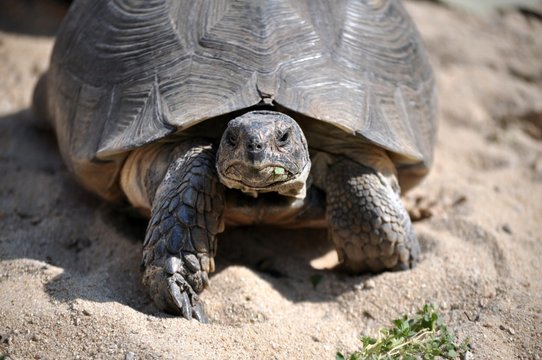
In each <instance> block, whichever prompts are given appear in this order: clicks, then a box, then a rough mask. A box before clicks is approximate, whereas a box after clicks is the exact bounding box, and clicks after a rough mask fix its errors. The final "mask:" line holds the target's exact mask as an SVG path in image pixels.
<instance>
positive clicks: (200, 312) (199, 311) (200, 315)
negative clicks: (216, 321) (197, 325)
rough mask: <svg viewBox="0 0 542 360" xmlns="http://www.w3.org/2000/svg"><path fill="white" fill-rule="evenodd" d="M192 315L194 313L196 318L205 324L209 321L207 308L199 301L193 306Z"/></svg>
mask: <svg viewBox="0 0 542 360" xmlns="http://www.w3.org/2000/svg"><path fill="white" fill-rule="evenodd" d="M192 315H194V318H195V319H196V320H198V321H199V322H201V323H203V324H207V323H209V318H208V317H207V314H206V313H205V310H204V308H203V304H202V303H200V302H198V303H196V305H194V307H193V308H192Z"/></svg>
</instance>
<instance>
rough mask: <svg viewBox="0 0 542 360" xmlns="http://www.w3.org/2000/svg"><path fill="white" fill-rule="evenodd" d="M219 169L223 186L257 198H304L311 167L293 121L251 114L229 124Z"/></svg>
mask: <svg viewBox="0 0 542 360" xmlns="http://www.w3.org/2000/svg"><path fill="white" fill-rule="evenodd" d="M216 167H217V170H218V176H219V178H220V181H221V182H222V183H223V184H224V185H226V186H227V187H229V188H232V189H239V190H241V191H243V192H245V193H247V194H250V195H252V196H254V197H256V196H258V194H259V193H263V192H278V193H279V194H281V195H285V196H291V197H296V198H304V197H305V192H306V181H307V177H308V175H309V171H310V167H311V163H310V158H309V150H308V146H307V140H306V139H305V135H304V134H303V131H302V130H301V128H300V127H299V125H298V124H297V123H296V122H295V120H294V119H292V118H291V117H289V116H287V115H285V114H282V113H279V112H275V111H251V112H248V113H246V114H243V115H242V116H239V117H237V118H235V119H233V120H231V121H230V122H229V123H228V127H227V128H226V130H225V131H224V134H223V135H222V139H221V141H220V146H219V148H218V154H217V160H216Z"/></svg>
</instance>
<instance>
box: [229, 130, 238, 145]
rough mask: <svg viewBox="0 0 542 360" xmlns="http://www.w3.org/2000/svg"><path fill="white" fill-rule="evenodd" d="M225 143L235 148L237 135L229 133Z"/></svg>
mask: <svg viewBox="0 0 542 360" xmlns="http://www.w3.org/2000/svg"><path fill="white" fill-rule="evenodd" d="M226 139H227V141H228V144H229V145H231V146H235V145H237V140H238V139H237V135H236V134H234V133H232V132H230V133H229V134H228V135H227V137H226Z"/></svg>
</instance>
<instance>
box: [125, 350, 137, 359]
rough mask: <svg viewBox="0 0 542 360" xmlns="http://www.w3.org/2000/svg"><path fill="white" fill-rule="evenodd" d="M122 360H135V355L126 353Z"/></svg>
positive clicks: (129, 352)
mask: <svg viewBox="0 0 542 360" xmlns="http://www.w3.org/2000/svg"><path fill="white" fill-rule="evenodd" d="M124 360H135V354H134V353H133V352H131V351H128V352H127V353H126V355H124Z"/></svg>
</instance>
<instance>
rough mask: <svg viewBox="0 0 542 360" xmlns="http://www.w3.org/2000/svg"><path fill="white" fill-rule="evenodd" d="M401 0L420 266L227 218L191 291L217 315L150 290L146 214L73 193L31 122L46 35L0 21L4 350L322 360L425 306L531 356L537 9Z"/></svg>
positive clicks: (51, 146)
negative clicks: (429, 104)
mask: <svg viewBox="0 0 542 360" xmlns="http://www.w3.org/2000/svg"><path fill="white" fill-rule="evenodd" d="M407 7H408V10H409V12H410V13H411V14H412V16H413V18H414V20H415V22H416V23H417V24H418V26H419V29H420V32H421V34H422V36H423V37H424V39H425V41H426V43H427V46H428V49H429V52H430V56H431V61H432V63H433V65H434V68H435V72H436V77H437V81H438V84H439V94H440V131H439V136H438V142H437V148H436V157H435V163H434V167H433V169H432V172H431V173H430V175H429V176H428V177H427V179H426V180H425V181H424V182H423V183H422V184H421V185H420V186H419V187H417V188H416V189H414V190H413V191H412V192H410V193H408V194H406V195H405V197H404V200H405V202H406V203H407V204H408V207H409V210H410V212H411V214H412V216H413V217H414V218H415V219H417V220H419V221H416V223H415V229H416V231H417V233H418V236H419V239H420V242H421V246H422V250H423V257H422V260H421V262H420V264H419V265H418V266H417V267H416V268H415V269H413V270H411V271H404V272H395V273H383V274H379V275H363V276H355V277H350V276H346V275H343V274H340V273H338V272H335V271H332V270H329V269H327V268H328V267H330V266H332V264H333V263H334V261H336V258H335V255H334V252H333V251H332V248H331V246H330V244H329V243H328V242H327V240H326V234H325V232H322V231H317V230H310V231H309V230H296V231H289V230H275V229H269V228H263V229H261V228H260V229H251V228H248V229H246V228H242V229H234V230H230V231H228V232H227V233H226V234H224V235H223V236H221V238H220V239H219V245H218V246H219V255H218V257H217V259H216V263H217V271H216V273H215V274H213V275H212V277H211V287H210V288H209V289H208V290H206V291H205V292H204V293H203V295H202V298H203V300H204V301H205V303H206V307H207V311H208V314H209V317H210V319H211V322H212V323H211V324H210V325H201V324H199V323H196V322H195V321H191V322H189V321H186V320H184V319H180V318H176V317H172V316H169V315H166V314H163V313H160V312H159V311H158V310H157V309H156V308H155V307H154V306H153V304H152V302H151V301H150V300H149V299H148V298H147V296H146V294H145V292H144V289H142V286H141V285H140V273H139V262H140V253H141V242H142V239H143V236H144V231H145V226H146V224H145V221H144V220H142V219H137V218H133V217H131V216H130V215H129V211H128V210H127V209H124V208H118V207H115V206H112V205H110V204H108V203H106V202H104V201H102V200H101V199H99V198H97V197H95V196H94V195H92V194H89V193H87V192H86V191H84V190H83V189H81V188H80V187H79V186H78V184H77V183H76V182H75V181H74V180H73V179H72V178H71V177H70V176H69V174H68V173H67V171H66V168H65V166H64V165H63V163H62V160H61V158H60V156H59V154H58V151H57V148H56V142H55V140H54V138H53V137H52V136H51V134H50V133H48V132H47V131H44V130H40V129H39V128H37V127H35V126H34V124H35V119H34V118H33V116H32V114H31V112H30V110H29V106H30V101H31V94H32V89H33V85H34V83H35V81H36V80H37V77H38V76H39V74H40V73H41V72H43V71H44V70H45V69H46V68H47V63H48V56H49V54H50V51H51V49H52V44H53V38H52V37H51V36H50V35H48V33H47V32H46V34H45V35H43V34H40V33H39V32H38V33H36V31H35V30H32V31H27V32H25V31H24V26H23V27H22V29H21V27H19V28H17V29H15V30H16V31H12V30H13V28H12V27H9V26H7V25H6V26H4V25H5V21H3V22H2V21H0V355H2V354H3V355H7V356H8V357H9V358H10V359H125V358H127V359H131V358H133V359H206V358H217V359H238V358H239V359H245V358H246V359H250V358H261V359H291V358H296V359H311V358H313V359H333V358H334V356H335V353H336V351H343V352H344V351H353V350H354V349H356V348H357V346H358V340H357V339H358V337H359V336H360V335H362V334H372V335H374V334H375V333H376V331H377V330H378V328H379V327H381V326H385V325H388V324H389V322H390V320H391V319H393V318H396V317H398V316H400V315H402V314H403V313H412V312H414V311H415V310H416V309H418V308H419V307H421V306H422V305H423V304H424V303H427V302H432V303H435V304H438V306H439V307H440V311H441V312H442V314H443V317H444V319H445V320H446V322H447V324H448V325H449V327H450V328H451V329H453V331H454V332H455V333H456V334H457V337H458V338H459V339H460V340H463V339H466V338H470V342H471V350H470V352H471V355H472V357H473V358H475V359H540V358H542V280H541V278H542V261H541V259H540V257H541V255H542V61H541V60H540V59H542V22H541V21H540V18H537V17H535V16H533V15H532V14H531V15H528V14H522V13H520V12H517V11H512V10H509V11H504V12H501V13H493V14H488V15H485V16H475V15H470V14H467V13H463V12H461V11H459V10H451V9H449V8H446V7H443V6H439V5H435V4H433V3H429V2H415V3H414V2H412V3H407ZM38 15H39V14H38ZM33 16H36V15H33ZM8 30H9V31H8ZM48 31H49V30H48ZM315 279H320V281H319V282H318V283H317V284H316V285H313V283H314V281H311V280H315ZM0 358H1V356H0Z"/></svg>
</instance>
